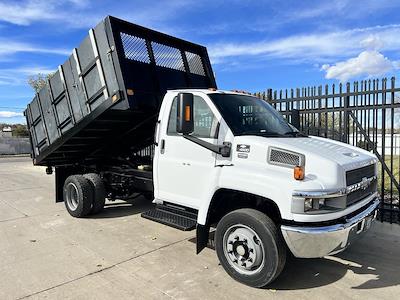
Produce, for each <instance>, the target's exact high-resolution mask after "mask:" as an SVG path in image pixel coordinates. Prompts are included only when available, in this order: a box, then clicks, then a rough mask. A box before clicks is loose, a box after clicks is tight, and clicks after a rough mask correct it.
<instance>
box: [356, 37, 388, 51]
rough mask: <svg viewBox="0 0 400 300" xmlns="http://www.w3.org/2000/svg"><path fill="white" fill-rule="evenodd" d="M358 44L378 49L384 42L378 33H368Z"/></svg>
mask: <svg viewBox="0 0 400 300" xmlns="http://www.w3.org/2000/svg"><path fill="white" fill-rule="evenodd" d="M360 45H361V46H362V47H364V48H366V49H371V50H379V49H382V48H383V46H384V43H383V41H382V40H381V39H380V37H379V36H378V35H370V36H368V37H367V38H365V39H364V40H362V41H361V42H360Z"/></svg>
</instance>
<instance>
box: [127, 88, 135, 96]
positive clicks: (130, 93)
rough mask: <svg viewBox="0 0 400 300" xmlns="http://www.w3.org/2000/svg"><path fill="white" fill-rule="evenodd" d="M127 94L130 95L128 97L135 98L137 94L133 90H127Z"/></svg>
mask: <svg viewBox="0 0 400 300" xmlns="http://www.w3.org/2000/svg"><path fill="white" fill-rule="evenodd" d="M126 93H127V94H128V96H133V95H134V94H135V92H134V91H133V90H132V89H127V90H126Z"/></svg>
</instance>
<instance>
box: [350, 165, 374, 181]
mask: <svg viewBox="0 0 400 300" xmlns="http://www.w3.org/2000/svg"><path fill="white" fill-rule="evenodd" d="M372 176H375V164H372V165H369V166H365V167H362V168H358V169H354V170H350V171H347V172H346V185H347V186H349V185H353V184H356V183H359V182H361V181H362V179H363V178H364V177H367V178H370V177H372Z"/></svg>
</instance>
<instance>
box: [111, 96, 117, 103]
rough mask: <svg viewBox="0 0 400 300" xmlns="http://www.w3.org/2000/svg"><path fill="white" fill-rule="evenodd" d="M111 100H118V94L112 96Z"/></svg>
mask: <svg viewBox="0 0 400 300" xmlns="http://www.w3.org/2000/svg"><path fill="white" fill-rule="evenodd" d="M111 100H112V102H113V103H114V102H115V101H117V100H118V96H117V95H114V96H112V98H111Z"/></svg>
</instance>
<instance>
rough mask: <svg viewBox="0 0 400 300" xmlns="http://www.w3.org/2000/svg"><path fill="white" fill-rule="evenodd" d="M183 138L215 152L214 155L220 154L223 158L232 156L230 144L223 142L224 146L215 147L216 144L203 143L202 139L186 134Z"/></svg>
mask: <svg viewBox="0 0 400 300" xmlns="http://www.w3.org/2000/svg"><path fill="white" fill-rule="evenodd" d="M183 137H184V138H185V139H187V140H189V141H191V142H193V143H196V144H197V145H200V146H202V147H204V148H206V149H208V150H210V151H212V152H214V153H217V154H220V155H221V156H222V157H229V156H231V148H232V145H231V143H229V142H223V144H222V145H214V144H211V143H209V142H206V141H203V140H202V139H199V138H197V137H194V136H191V135H186V134H184V135H183Z"/></svg>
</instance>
